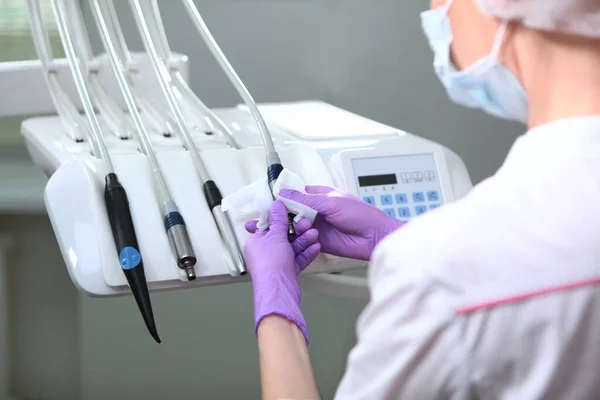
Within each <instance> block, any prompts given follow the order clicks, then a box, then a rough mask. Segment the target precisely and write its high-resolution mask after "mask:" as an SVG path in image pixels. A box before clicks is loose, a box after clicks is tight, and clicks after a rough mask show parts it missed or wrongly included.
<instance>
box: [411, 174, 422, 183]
mask: <svg viewBox="0 0 600 400" xmlns="http://www.w3.org/2000/svg"><path fill="white" fill-rule="evenodd" d="M412 178H413V180H414V181H415V182H423V173H422V172H413V173H412Z"/></svg>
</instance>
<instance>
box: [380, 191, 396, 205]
mask: <svg viewBox="0 0 600 400" xmlns="http://www.w3.org/2000/svg"><path fill="white" fill-rule="evenodd" d="M381 204H382V205H384V206H389V205H392V204H394V200H393V199H392V195H391V194H384V195H382V196H381Z"/></svg>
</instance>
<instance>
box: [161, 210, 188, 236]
mask: <svg viewBox="0 0 600 400" xmlns="http://www.w3.org/2000/svg"><path fill="white" fill-rule="evenodd" d="M175 225H185V222H184V221H183V217H182V216H181V214H180V213H178V212H177V211H173V212H170V213H168V214H167V215H166V217H165V229H166V230H167V231H168V230H169V229H171V227H173V226H175Z"/></svg>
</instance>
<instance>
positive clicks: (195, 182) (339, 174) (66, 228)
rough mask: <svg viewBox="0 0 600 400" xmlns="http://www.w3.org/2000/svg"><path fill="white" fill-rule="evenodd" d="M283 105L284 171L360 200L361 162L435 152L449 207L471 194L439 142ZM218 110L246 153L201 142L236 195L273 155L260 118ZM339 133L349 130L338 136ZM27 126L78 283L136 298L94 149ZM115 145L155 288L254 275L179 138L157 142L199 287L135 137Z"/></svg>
mask: <svg viewBox="0 0 600 400" xmlns="http://www.w3.org/2000/svg"><path fill="white" fill-rule="evenodd" d="M307 104H308V105H307ZM267 107H268V110H265V111H268V112H265V115H267V116H269V115H270V116H276V115H278V114H277V105H268V106H267ZM282 107H283V108H282V111H283V110H285V112H282V114H281V115H280V116H279V117H278V118H276V123H275V122H271V119H269V117H267V123H268V124H269V126H270V128H271V130H272V134H273V136H274V140H275V143H276V147H277V150H278V151H279V154H280V156H281V158H282V161H283V164H284V166H285V167H286V168H288V169H290V170H291V171H293V172H294V173H297V174H298V175H300V176H301V177H302V178H303V179H304V180H305V181H306V182H310V183H313V184H324V185H333V186H337V187H339V188H340V189H342V190H345V191H348V192H350V193H353V194H357V192H356V177H355V176H354V171H353V169H352V167H351V165H352V158H353V157H359V158H377V157H378V156H389V155H396V156H402V155H412V154H432V155H433V156H434V157H435V163H436V167H437V171H438V175H439V179H440V185H441V188H442V192H443V196H444V199H445V201H446V202H451V201H454V200H457V199H459V198H461V197H463V196H464V195H465V194H466V193H467V192H468V191H469V190H470V188H471V181H470V178H469V175H468V173H467V170H466V168H465V165H464V163H463V162H462V161H461V160H460V158H459V157H458V156H456V154H455V153H453V152H452V151H450V150H448V149H447V148H445V147H443V146H441V145H439V144H437V143H434V142H431V141H428V140H425V139H422V138H419V137H417V136H414V135H411V134H408V133H405V132H402V131H399V130H397V129H394V128H391V127H387V126H384V125H381V124H378V123H374V122H372V127H373V129H372V130H370V129H369V122H370V121H369V120H367V119H364V118H362V117H358V116H356V115H354V114H350V113H348V112H346V111H343V110H340V109H337V108H335V107H333V106H330V105H327V104H325V103H320V102H310V103H290V104H283V105H282ZM294 107H299V108H298V110H299V112H298V114H297V115H296V114H294V112H293V110H294ZM307 110H318V111H315V118H314V119H312V121H314V122H313V125H311V123H309V122H306V121H307V120H308V121H311V114H310V113H307ZM215 112H216V114H217V115H218V116H219V117H220V118H222V119H223V120H224V121H225V123H226V124H227V125H228V126H229V127H230V128H231V129H232V131H233V133H234V135H236V138H237V139H238V141H239V142H240V143H241V144H242V145H243V146H245V147H246V149H244V150H234V149H231V148H229V147H227V145H226V143H225V141H224V140H223V139H222V138H221V137H219V136H216V135H213V136H207V135H205V134H203V133H198V134H197V135H196V136H195V140H196V143H197V145H198V146H199V148H201V149H202V156H203V158H204V161H205V163H206V164H207V167H208V169H209V172H210V174H211V176H212V178H213V179H214V180H215V181H216V182H217V184H218V185H219V187H220V189H221V191H222V192H223V194H224V195H227V194H230V193H232V192H234V191H236V190H238V189H240V188H242V187H243V186H245V185H248V184H250V183H252V182H254V181H256V180H258V179H261V178H263V177H264V176H265V173H266V165H265V155H264V151H263V149H262V146H261V139H260V137H259V135H258V131H257V129H256V125H255V123H254V120H253V119H252V117H251V116H250V115H249V114H248V113H247V112H245V111H244V110H243V109H241V108H237V109H223V110H215ZM295 115H296V116H295ZM298 117H300V118H301V119H303V120H305V122H303V123H302V126H301V127H299V125H298V124H297V118H298ZM324 119H326V120H327V121H328V129H327V130H323V129H321V130H319V132H324V133H326V132H331V137H332V138H333V139H331V140H328V139H327V138H326V137H322V134H321V133H319V134H318V135H317V134H314V133H313V136H312V139H311V140H307V138H308V137H311V136H310V133H308V132H309V131H312V132H316V131H317V129H316V128H317V127H316V126H314V124H317V125H318V124H319V121H322V120H324ZM272 120H275V118H274V117H272ZM359 120H360V131H361V132H362V134H358V133H357V132H358V131H357V130H355V131H354V132H353V135H351V137H347V136H344V134H343V133H344V132H347V131H348V130H347V127H348V126H350V125H353V124H354V123H355V122H356V121H359ZM286 121H289V124H288V123H286ZM288 125H289V126H288ZM336 127H338V128H339V130H340V131H336V130H335V128H336ZM298 129H300V130H302V131H297V130H298ZM22 130H23V134H24V136H25V139H26V143H27V146H28V148H29V151H30V153H31V155H32V158H33V160H34V162H35V163H36V164H38V165H39V166H41V167H42V168H43V169H44V171H45V172H46V173H47V174H48V175H51V179H50V181H49V182H48V185H47V188H46V194H45V201H46V207H47V210H48V214H49V215H50V218H51V221H52V224H53V227H54V231H55V234H56V237H57V240H58V242H59V246H60V248H61V251H62V254H63V257H64V259H65V263H66V265H67V268H68V270H69V273H70V275H71V278H72V280H73V282H74V283H75V285H76V286H77V287H78V288H79V289H81V290H82V291H83V292H85V293H87V294H89V295H94V296H114V295H121V294H128V293H129V289H128V287H127V286H126V282H125V279H124V276H123V274H122V272H121V270H120V266H119V263H118V258H117V254H116V250H115V246H114V242H113V240H112V235H111V231H110V226H109V223H108V219H107V216H106V211H105V206H104V200H103V190H104V181H103V179H104V176H105V171H104V170H103V167H102V164H101V163H100V162H99V161H98V160H96V159H94V158H92V157H91V155H90V154H89V146H88V145H87V143H73V142H72V141H70V140H69V139H67V138H66V136H65V135H64V133H63V131H62V127H61V124H60V122H59V120H58V119H57V118H56V117H45V118H35V119H31V120H28V121H26V122H25V123H24V124H23V129H22ZM369 132H372V134H369ZM107 140H108V146H109V150H110V152H111V154H113V159H114V163H115V166H116V172H117V174H118V175H119V178H120V179H121V181H122V183H123V185H124V187H125V189H126V190H127V193H128V196H129V200H130V204H131V209H132V214H133V219H134V224H135V227H136V233H137V235H138V240H139V242H140V250H141V253H142V257H143V260H144V265H145V268H146V276H147V279H148V282H149V286H150V290H151V291H157V290H168V289H181V288H190V287H197V286H202V285H213V284H223V283H231V282H236V281H241V280H244V279H246V278H241V277H233V276H231V266H229V265H227V264H226V262H225V258H224V257H223V256H222V255H223V251H224V249H223V248H222V246H221V243H220V241H219V238H218V233H217V229H216V227H215V224H214V222H213V219H212V215H211V213H210V211H209V209H208V207H207V206H206V203H205V200H204V196H203V195H202V191H201V186H200V182H199V179H198V178H197V175H196V171H195V169H194V168H193V165H192V162H191V159H190V157H189V155H188V154H187V152H185V151H184V150H183V149H182V148H181V145H180V142H179V140H178V139H176V138H164V137H162V136H159V135H156V136H155V137H153V139H152V140H153V142H154V145H155V148H156V150H157V152H158V158H159V161H160V163H161V166H162V168H163V171H164V174H165V176H166V180H167V183H168V185H169V187H170V189H171V191H172V193H173V196H174V199H175V201H176V203H177V205H178V206H179V208H180V211H181V213H182V215H183V217H184V218H185V220H186V223H187V226H188V230H189V233H190V238H191V241H192V245H193V246H194V249H195V251H196V254H197V256H198V264H197V265H196V274H197V275H198V279H197V280H196V281H194V282H187V281H185V280H184V278H183V276H182V273H181V271H180V270H179V269H178V268H177V266H176V264H175V260H174V257H173V255H172V254H171V250H170V248H169V244H168V240H167V237H166V234H165V232H164V228H163V225H162V216H161V215H160V212H159V209H158V205H157V203H156V201H155V197H154V191H153V189H152V182H151V179H150V171H149V169H148V166H147V161H146V159H145V157H144V156H142V155H140V154H139V153H138V152H137V151H136V148H135V145H134V144H133V142H131V141H120V140H119V139H117V138H114V137H112V136H110V137H109V136H107ZM232 218H233V222H234V225H235V229H236V233H237V235H238V239H239V240H240V242H241V243H242V246H243V243H244V242H245V240H246V239H247V237H248V235H247V233H246V232H245V230H244V228H243V224H244V222H245V221H244V220H243V219H242V218H240V217H239V216H237V215H236V214H235V213H233V214H232ZM365 266H366V263H363V262H357V261H351V260H345V259H339V258H335V257H330V256H320V257H319V259H318V260H317V261H316V262H315V263H314V264H313V265H312V266H311V267H310V268H309V269H308V270H307V272H306V273H307V274H309V275H310V274H315V273H319V272H343V271H348V270H352V269H356V268H361V267H365ZM303 285H304V286H305V287H306V288H309V289H312V290H316V291H319V292H324V293H328V294H332V295H335V296H342V297H359V298H364V297H366V296H367V287H366V280H365V279H364V278H359V277H350V276H343V275H342V276H336V275H329V274H326V275H311V276H309V277H307V278H306V279H304V280H303Z"/></svg>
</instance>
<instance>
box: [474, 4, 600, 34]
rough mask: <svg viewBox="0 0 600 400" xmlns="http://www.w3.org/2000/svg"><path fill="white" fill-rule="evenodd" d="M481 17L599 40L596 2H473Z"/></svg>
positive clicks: (599, 8) (598, 13)
mask: <svg viewBox="0 0 600 400" xmlns="http://www.w3.org/2000/svg"><path fill="white" fill-rule="evenodd" d="M475 1H476V2H477V3H478V4H479V7H480V8H481V10H482V11H483V12H484V13H485V14H489V15H493V16H495V17H498V18H501V19H504V20H517V21H521V22H522V23H523V25H525V26H527V27H529V28H533V29H540V30H545V31H552V32H562V33H570V34H575V35H580V36H587V37H591V38H597V39H600V0H475Z"/></svg>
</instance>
